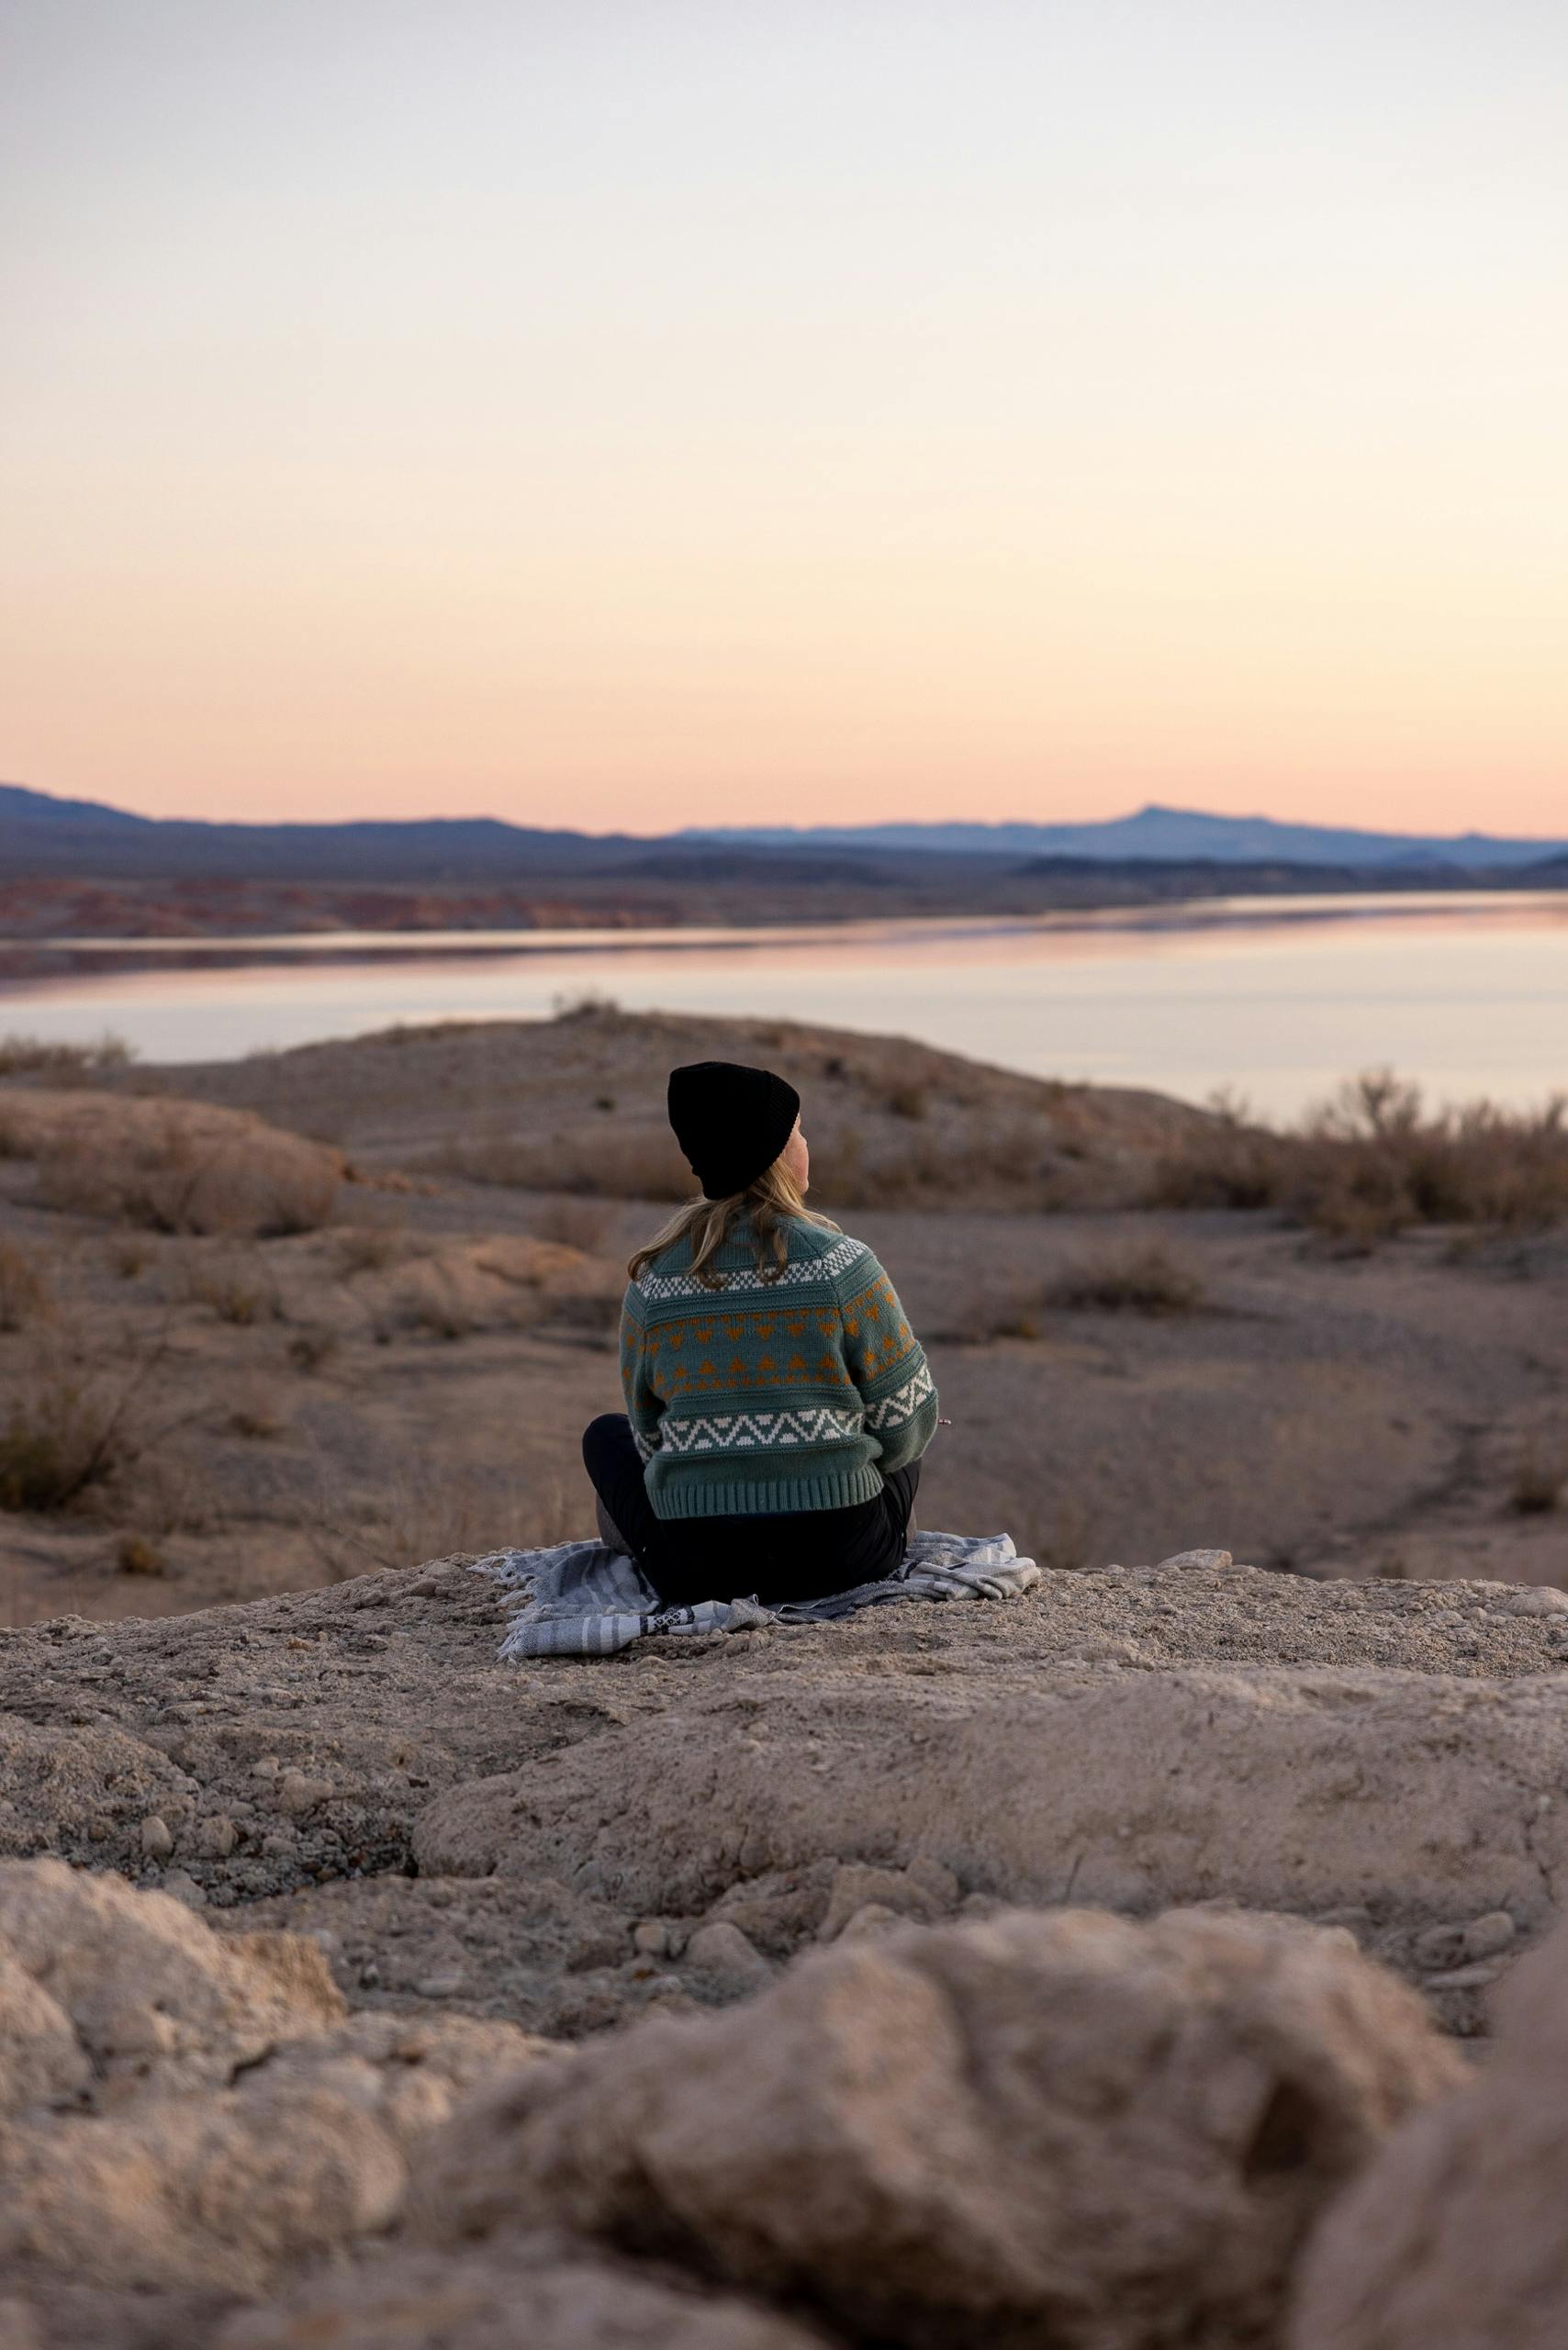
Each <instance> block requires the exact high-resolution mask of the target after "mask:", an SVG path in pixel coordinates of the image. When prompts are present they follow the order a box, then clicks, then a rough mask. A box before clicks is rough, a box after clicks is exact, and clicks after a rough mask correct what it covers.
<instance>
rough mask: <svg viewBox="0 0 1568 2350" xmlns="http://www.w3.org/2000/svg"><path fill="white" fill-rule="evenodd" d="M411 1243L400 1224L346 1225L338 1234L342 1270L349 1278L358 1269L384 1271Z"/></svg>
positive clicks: (360, 1270) (365, 1271) (340, 1269)
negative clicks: (408, 1242) (408, 1241)
mask: <svg viewBox="0 0 1568 2350" xmlns="http://www.w3.org/2000/svg"><path fill="white" fill-rule="evenodd" d="M407 1245H408V1244H407V1240H406V1237H405V1235H404V1233H403V1229H402V1227H401V1225H394V1224H351V1225H344V1227H343V1229H342V1232H341V1233H340V1234H339V1236H338V1242H337V1261H338V1270H339V1272H340V1273H342V1275H343V1276H344V1278H345V1279H346V1280H352V1278H353V1275H354V1274H355V1273H383V1272H385V1271H386V1268H387V1266H388V1265H395V1264H396V1263H397V1262H398V1259H399V1257H401V1256H402V1255H403V1254H404V1251H405V1249H406V1248H407Z"/></svg>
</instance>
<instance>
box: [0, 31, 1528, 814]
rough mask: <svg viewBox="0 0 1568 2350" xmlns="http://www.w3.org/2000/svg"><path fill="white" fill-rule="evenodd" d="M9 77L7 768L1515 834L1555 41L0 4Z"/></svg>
mask: <svg viewBox="0 0 1568 2350" xmlns="http://www.w3.org/2000/svg"><path fill="white" fill-rule="evenodd" d="M1417 31H1418V34H1419V38H1418V39H1417ZM0 66H3V67H4V72H3V73H0V207H3V216H4V218H5V219H6V221H7V222H8V223H9V224H10V226H9V228H8V229H6V236H5V244H4V247H3V249H0V274H3V279H4V286H5V293H6V302H7V309H8V314H9V315H11V316H12V317H13V318H16V319H26V321H27V332H26V334H25V336H20V337H18V338H17V342H16V347H15V348H14V350H13V351H12V353H10V355H9V356H8V360H7V368H6V377H5V380H4V382H3V383H0V403H3V407H4V415H3V418H0V498H3V500H4V510H5V512H6V531H5V532H4V535H3V539H0V777H4V778H6V779H7V780H11V781H16V782H18V783H23V784H27V785H31V786H33V787H34V788H36V789H42V790H47V791H51V792H55V793H58V794H60V795H62V797H67V798H84V799H95V800H107V801H110V802H112V803H113V804H115V805H117V806H121V807H127V808H131V809H135V810H137V811H141V812H144V813H147V814H152V815H191V816H205V817H218V818H228V819H241V820H251V821H274V820H277V821H282V820H292V821H300V820H308V819H317V818H320V819H335V818H343V817H353V816H361V817H363V816H387V817H394V816H420V815H432V814H490V815H497V816H502V817H505V818H508V819H509V820H510V821H512V822H519V823H524V824H542V825H554V826H561V827H569V828H572V829H577V830H584V831H590V832H610V831H630V832H641V833H659V832H666V831H669V830H672V829H675V828H677V827H678V826H681V825H688V824H713V823H724V822H729V823H745V822H768V823H790V822H794V823H801V824H820V823H835V822H842V823H870V822H898V821H903V822H922V821H943V820H948V819H957V820H965V821H988V822H999V821H1001V822H1005V821H1033V822H1070V821H1091V820H1103V819H1104V818H1106V817H1109V816H1113V815H1116V814H1122V813H1126V812H1128V811H1131V810H1133V809H1135V808H1137V807H1138V806H1140V805H1142V804H1143V803H1145V802H1147V801H1148V800H1158V801H1160V802H1163V803H1166V804H1170V805H1176V806H1182V807H1189V808H1198V809H1204V810H1206V811H1215V812H1221V813H1235V814H1257V813H1262V814H1267V815H1270V816H1273V817H1277V818H1281V819H1283V820H1294V821H1304V822H1322V823H1332V824H1348V825H1356V826H1359V827H1362V828H1365V829H1368V830H1376V831H1407V832H1418V833H1423V834H1443V833H1457V832H1462V831H1466V830H1470V829H1476V830H1482V831H1486V832H1491V833H1506V834H1521V835H1539V836H1540V837H1541V838H1543V839H1551V838H1557V837H1562V835H1563V834H1564V833H1565V832H1568V664H1565V663H1564V662H1563V660H1562V641H1563V634H1564V623H1565V621H1568V610H1565V607H1568V539H1565V536H1564V525H1563V514H1562V503H1561V499H1562V480H1563V470H1564V468H1563V445H1562V443H1563V430H1562V417H1563V415H1564V414H1568V316H1565V313H1564V309H1563V305H1562V299H1561V285H1560V282H1559V273H1560V268H1561V259H1560V256H1561V252H1562V245H1563V239H1564V231H1565V230H1568V159H1565V157H1564V153H1563V151H1562V142H1561V138H1560V125H1559V123H1558V121H1557V118H1556V117H1557V112H1558V101H1557V93H1558V92H1560V90H1561V88H1562V84H1563V75H1564V73H1565V71H1568V19H1563V18H1562V17H1553V16H1551V15H1549V14H1547V13H1544V12H1543V13H1541V14H1540V15H1539V16H1537V17H1534V18H1533V19H1532V20H1530V21H1529V22H1526V21H1523V20H1513V21H1510V23H1509V25H1508V26H1507V28H1506V38H1505V34H1504V28H1502V27H1501V26H1500V23H1499V21H1498V20H1497V19H1495V18H1492V17H1487V15H1486V14H1485V12H1483V11H1479V10H1477V11H1473V12H1472V11H1464V10H1439V11H1429V12H1423V14H1422V16H1421V17H1420V18H1419V19H1417V17H1414V15H1407V14H1406V11H1405V10H1403V9H1397V8H1392V7H1391V8H1389V9H1386V10H1383V11H1376V10H1374V11H1367V10H1361V9H1352V8H1350V6H1348V5H1341V0H1327V5H1325V6H1323V7H1321V8H1319V9H1316V10H1313V11H1307V10H1304V9H1302V8H1300V7H1299V6H1291V5H1286V0H1260V5H1259V6H1257V7H1256V8H1255V9H1252V10H1250V11H1246V12H1240V11H1237V10H1235V9H1234V8H1232V7H1228V6H1224V5H1222V4H1221V0H1192V5H1191V6H1189V7H1184V8H1183V9H1182V10H1180V11H1172V10H1170V8H1169V7H1168V6H1163V5H1158V0H1102V5H1098V6H1094V7H1089V6H1072V5H1062V6H1053V7H1045V8H1042V7H1040V6H1037V5H1028V6H1025V5H1024V0H975V4H974V5H973V6H963V7H959V6H957V5H956V4H955V5H951V6H948V5H943V0H933V4H932V5H922V6H919V7H914V8H912V7H909V6H907V5H901V6H894V5H892V0H863V5H862V6H857V8H856V9H855V10H852V11H846V10H844V9H843V8H842V7H840V6H830V5H828V0H785V5H782V6H771V5H770V6H768V7H767V8H763V7H762V6H760V5H758V6H753V5H751V0H738V5H737V4H736V0H731V5H727V6H720V5H718V0H661V6H660V7H659V8H657V9H650V10H646V11H631V10H627V9H624V8H623V7H621V6H617V5H615V0H570V5H568V0H538V5H537V6H531V7H530V8H528V9H525V10H521V11H520V10H517V9H515V8H513V7H510V6H506V5H503V0H451V5H449V6H443V7H442V8H441V9H434V8H431V7H430V6H428V5H424V0H332V5H331V6H329V7H327V8H325V9H322V8H320V7H319V5H317V0H274V5H273V6H271V7H269V8H268V9H267V10H265V11H229V10H213V9H211V8H210V7H209V6H206V5H204V0H147V5H146V6H144V7H142V8H139V9H138V10H136V11H131V12H124V11H120V10H117V9H115V8H112V7H109V6H104V5H102V0H50V6H43V5H41V0H30V4H29V0H24V5H22V6H18V7H17V9H15V10H13V11H12V13H11V16H10V18H9V21H8V23H7V24H6V28H4V30H3V31H0Z"/></svg>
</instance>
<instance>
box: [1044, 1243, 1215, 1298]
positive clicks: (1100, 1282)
mask: <svg viewBox="0 0 1568 2350" xmlns="http://www.w3.org/2000/svg"><path fill="white" fill-rule="evenodd" d="M1047 1296H1048V1298H1049V1300H1050V1302H1051V1303H1052V1304H1055V1305H1060V1306H1066V1307H1067V1308H1069V1309H1070V1310H1077V1311H1088V1310H1097V1311H1100V1312H1103V1313H1109V1314H1116V1313H1129V1314H1193V1313H1196V1311H1197V1310H1198V1308H1199V1306H1201V1305H1202V1304H1203V1302H1204V1278H1203V1275H1202V1273H1201V1272H1200V1271H1199V1270H1198V1268H1197V1267H1196V1266H1195V1265H1193V1264H1192V1263H1190V1262H1189V1261H1188V1260H1187V1259H1185V1258H1183V1257H1181V1256H1179V1255H1178V1254H1177V1253H1176V1252H1175V1251H1174V1250H1173V1249H1172V1248H1170V1247H1168V1245H1167V1244H1166V1243H1165V1242H1164V1241H1163V1240H1139V1241H1134V1242H1132V1243H1130V1244H1128V1245H1127V1246H1126V1247H1124V1248H1103V1249H1102V1250H1100V1251H1099V1252H1098V1253H1097V1254H1096V1255H1094V1256H1092V1257H1085V1258H1082V1259H1080V1261H1079V1262H1078V1263H1077V1264H1075V1265H1070V1266H1069V1267H1068V1269H1067V1270H1066V1271H1065V1272H1062V1273H1060V1274H1058V1276H1057V1278H1056V1280H1055V1281H1052V1282H1051V1284H1050V1286H1049V1289H1048V1291H1047Z"/></svg>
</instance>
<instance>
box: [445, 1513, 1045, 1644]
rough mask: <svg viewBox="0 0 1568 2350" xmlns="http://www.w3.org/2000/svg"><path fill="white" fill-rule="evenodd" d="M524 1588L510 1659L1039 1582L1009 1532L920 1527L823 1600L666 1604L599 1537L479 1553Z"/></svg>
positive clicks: (1002, 1595)
mask: <svg viewBox="0 0 1568 2350" xmlns="http://www.w3.org/2000/svg"><path fill="white" fill-rule="evenodd" d="M475 1572H476V1573H477V1574H482V1575H490V1576H493V1577H494V1579H495V1580H496V1582H497V1583H500V1584H502V1585H503V1586H504V1587H505V1588H506V1589H508V1590H509V1591H511V1592H513V1593H515V1594H516V1597H515V1599H514V1600H513V1601H512V1602H511V1622H510V1627H509V1628H508V1631H507V1634H506V1638H505V1639H503V1640H502V1642H501V1648H500V1652H501V1655H502V1657H503V1658H507V1659H511V1658H516V1657H532V1656H613V1655H614V1654H615V1652H616V1651H617V1650H618V1649H624V1648H629V1647H630V1646H631V1644H632V1642H633V1640H641V1639H647V1638H649V1637H650V1635H655V1634H673V1635H674V1636H676V1637H677V1638H679V1637H682V1636H684V1637H688V1638H689V1637H690V1636H692V1635H693V1634H700V1633H709V1632H745V1631H751V1630H754V1629H756V1628H758V1627H760V1626H764V1625H770V1624H830V1623H833V1622H834V1620H835V1619H836V1618H837V1617H841V1616H854V1615H857V1614H858V1613H859V1611H860V1609H861V1608H862V1607H879V1606H886V1605H887V1603H888V1602H890V1601H893V1600H907V1599H1016V1598H1017V1597H1018V1596H1019V1595H1020V1594H1021V1593H1023V1592H1025V1591H1028V1590H1029V1589H1031V1588H1032V1586H1033V1585H1034V1584H1036V1583H1038V1582H1039V1580H1040V1570H1039V1568H1038V1567H1037V1566H1036V1564H1035V1561H1033V1559H1021V1558H1020V1557H1019V1556H1018V1554H1017V1552H1016V1551H1015V1550H1014V1548H1013V1543H1012V1539H1011V1538H1010V1537H1009V1536H1007V1535H1005V1534H916V1535H915V1536H914V1538H913V1540H912V1541H911V1543H910V1546H909V1550H908V1552H907V1553H906V1555H905V1558H904V1561H903V1564H902V1566H901V1567H900V1568H899V1570H898V1572H897V1573H896V1574H892V1575H889V1576H888V1577H887V1578H886V1579H885V1580H884V1581H882V1582H880V1583H860V1584H858V1585H857V1588H856V1589H855V1590H853V1591H835V1592H834V1593H832V1594H831V1595H830V1596H829V1597H827V1598H826V1599H812V1600H802V1601H799V1602H795V1603H792V1604H791V1605H790V1606H786V1607H763V1606H759V1605H758V1603H757V1601H756V1600H755V1599H705V1600H704V1601H703V1602H702V1603H701V1605H700V1606H697V1607H665V1606H661V1605H660V1602H659V1596H658V1594H657V1592H655V1589H654V1587H653V1585H652V1584H651V1583H649V1582H648V1580H647V1578H646V1577H645V1576H644V1573H643V1572H642V1569H641V1568H640V1567H639V1566H638V1565H637V1562H636V1561H635V1560H634V1559H629V1558H628V1557H627V1556H626V1554H625V1552H624V1551H623V1550H607V1549H606V1548H605V1546H604V1544H603V1543H602V1542H558V1543H556V1545H555V1546H554V1549H553V1550H493V1551H491V1553H490V1555H489V1556H488V1557H487V1558H484V1559H478V1560H476V1561H475Z"/></svg>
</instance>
